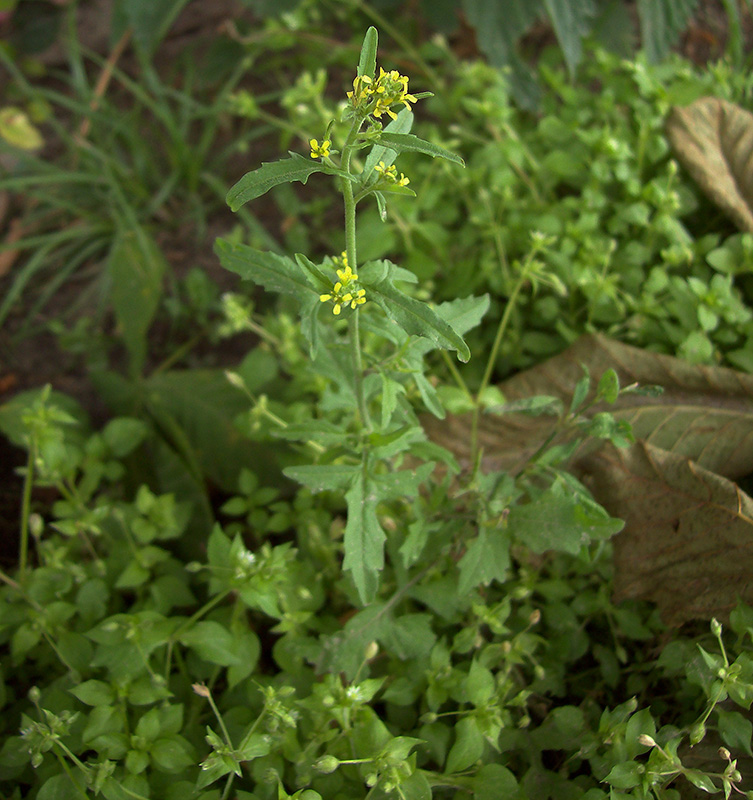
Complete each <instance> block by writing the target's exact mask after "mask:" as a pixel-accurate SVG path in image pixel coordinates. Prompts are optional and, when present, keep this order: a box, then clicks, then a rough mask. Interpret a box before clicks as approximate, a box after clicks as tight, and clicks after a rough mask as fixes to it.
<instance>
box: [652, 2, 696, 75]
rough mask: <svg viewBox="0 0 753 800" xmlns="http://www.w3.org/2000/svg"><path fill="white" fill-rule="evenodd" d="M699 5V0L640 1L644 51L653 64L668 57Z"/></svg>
mask: <svg viewBox="0 0 753 800" xmlns="http://www.w3.org/2000/svg"><path fill="white" fill-rule="evenodd" d="M697 5H698V0H662V2H657V0H638V16H639V18H640V24H641V39H642V43H643V49H644V50H645V51H646V56H647V57H648V60H649V61H650V62H651V63H652V64H656V63H658V62H659V61H662V60H663V59H664V58H665V57H666V55H667V54H668V53H669V49H670V47H672V45H674V44H675V42H676V41H677V38H678V37H679V35H680V33H681V32H682V31H683V30H685V27H686V26H687V23H688V20H689V19H690V15H691V14H692V13H693V11H694V10H695V8H696V6H697Z"/></svg>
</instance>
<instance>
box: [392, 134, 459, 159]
mask: <svg viewBox="0 0 753 800" xmlns="http://www.w3.org/2000/svg"><path fill="white" fill-rule="evenodd" d="M377 143H378V144H380V145H383V146H384V147H387V148H388V149H390V150H394V151H395V152H397V153H423V154H424V155H427V156H431V157H432V158H446V159H447V160H448V161H452V162H453V163H454V164H460V166H461V167H464V166H465V161H463V159H462V158H460V156H458V155H455V153H452V152H450V151H449V150H445V149H444V147H440V146H439V145H436V144H432V143H431V142H427V141H426V140H425V139H419V138H418V136H414V135H413V134H412V133H390V132H388V131H386V130H385V131H384V132H382V133H381V134H380V135H379V138H378V139H377Z"/></svg>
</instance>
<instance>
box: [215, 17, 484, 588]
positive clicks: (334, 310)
mask: <svg viewBox="0 0 753 800" xmlns="http://www.w3.org/2000/svg"><path fill="white" fill-rule="evenodd" d="M376 53H377V31H376V29H375V28H369V30H368V31H367V33H366V36H365V38H364V42H363V47H362V49H361V55H360V60H359V63H358V70H357V74H356V76H355V78H354V80H353V86H352V90H350V91H348V92H347V103H346V104H345V106H344V111H343V114H342V119H341V120H340V123H342V124H341V125H336V124H335V120H333V121H331V122H330V124H329V125H328V126H327V129H326V131H325V132H324V135H323V136H321V135H320V137H314V136H312V137H311V138H310V139H309V140H308V142H307V145H308V147H307V150H308V152H306V154H305V155H303V154H300V153H293V152H291V153H289V157H288V158H283V159H281V160H279V161H276V162H273V163H266V164H262V166H261V167H259V168H258V169H256V170H254V171H253V172H249V173H248V174H246V175H245V176H244V177H243V178H241V180H240V181H238V183H237V184H236V185H235V186H233V187H232V189H231V190H230V191H229V192H228V196H227V202H228V204H229V205H230V207H231V208H232V209H233V210H237V209H238V208H240V207H241V206H242V205H243V204H244V203H247V202H249V201H250V200H254V199H255V198H257V197H259V196H261V195H263V194H264V193H265V192H267V191H269V190H270V189H272V188H273V187H274V186H277V185H278V184H281V183H285V182H290V181H300V182H301V183H306V181H308V179H309V177H311V175H313V174H315V173H324V174H325V175H330V176H332V177H333V178H334V179H335V181H336V183H337V186H338V188H339V190H340V192H341V194H342V197H343V208H344V249H343V247H342V244H340V246H337V247H333V251H335V252H340V255H337V256H333V257H326V258H325V259H324V260H323V262H321V263H318V264H316V263H314V262H313V261H311V260H310V259H309V258H307V257H306V256H305V255H302V254H297V255H296V256H295V259H291V258H286V257H282V256H279V255H275V254H273V253H268V252H262V251H259V250H256V249H253V248H251V247H247V246H245V245H243V244H231V243H230V242H228V241H223V240H219V241H218V242H217V246H216V251H217V253H218V255H219V258H220V260H221V262H222V264H223V265H224V266H225V267H226V268H228V269H230V270H232V271H233V272H236V273H238V274H239V275H241V276H242V277H243V278H247V279H250V280H252V281H253V282H254V283H256V284H258V285H260V286H263V287H264V288H265V289H269V290H271V291H275V292H279V293H281V294H287V295H291V296H293V297H295V298H296V299H297V300H298V302H299V304H300V313H301V330H302V332H303V335H304V336H305V337H306V340H307V341H308V345H309V350H310V355H311V360H312V367H313V368H314V370H315V371H316V372H318V373H319V374H320V375H321V376H323V377H324V378H325V379H326V380H327V382H328V385H329V390H328V391H329V392H330V394H331V398H330V401H329V402H328V403H327V409H328V410H329V409H333V408H334V409H336V415H335V416H334V417H332V416H331V414H330V415H329V416H327V415H326V413H325V412H324V410H323V409H320V415H319V416H317V417H315V418H314V417H312V418H311V419H309V420H308V421H306V422H305V423H303V424H298V425H293V426H290V425H289V426H287V427H286V428H285V429H284V430H283V431H281V435H282V436H284V437H285V438H287V439H291V440H300V441H306V442H312V441H313V442H317V441H318V442H320V443H321V444H323V445H330V447H328V448H327V449H325V451H324V454H323V455H322V456H321V458H320V460H319V461H318V463H315V464H304V465H301V466H298V467H293V468H289V469H287V470H286V474H287V475H288V476H290V477H292V478H295V479H296V480H298V481H299V482H301V483H303V484H304V485H306V486H308V487H309V488H311V489H312V490H314V491H321V490H335V491H339V492H344V493H345V499H346V501H347V506H348V519H347V524H346V529H345V537H344V551H345V557H344V562H343V566H344V568H345V569H346V570H347V571H348V572H349V573H350V574H351V576H352V578H353V581H354V584H355V587H356V589H357V592H358V596H359V599H360V601H361V602H363V603H366V602H369V601H371V600H372V599H373V598H374V597H375V596H376V593H377V591H378V588H379V574H380V572H381V570H382V568H383V566H384V544H385V541H386V540H387V533H386V531H385V530H384V528H383V526H382V524H381V522H380V519H379V516H378V514H377V507H378V505H379V504H380V503H382V502H386V501H393V500H396V499H399V498H400V497H405V496H411V495H414V494H415V493H416V491H417V490H418V487H419V485H420V484H421V483H422V482H423V481H425V480H426V479H427V478H428V477H429V475H431V473H432V471H433V469H434V467H435V464H436V460H431V459H436V458H447V456H446V454H445V453H443V452H442V451H441V449H440V448H437V447H434V446H432V445H430V444H429V443H428V442H427V441H426V439H425V436H424V433H423V430H422V428H421V426H420V424H419V422H418V419H417V417H416V415H415V413H414V411H413V407H412V404H411V403H410V402H409V398H410V396H411V395H415V396H416V397H420V398H421V399H422V401H423V403H424V404H425V405H426V407H428V409H429V410H430V411H431V412H432V413H434V414H436V415H437V416H440V417H441V416H443V415H444V411H443V409H442V406H441V403H440V401H439V398H438V396H437V393H436V391H435V389H434V386H433V385H432V384H431V382H430V381H429V380H428V379H427V377H426V376H425V374H424V364H423V359H424V356H425V355H426V354H427V353H428V352H429V351H431V350H432V349H436V348H439V349H443V350H453V351H455V352H456V353H457V356H458V358H459V359H460V360H461V361H467V360H468V358H469V357H470V351H469V349H468V346H467V345H466V343H465V341H464V339H463V334H464V333H465V332H466V331H467V330H469V329H470V328H471V327H473V326H474V325H477V324H478V322H479V321H480V319H481V317H482V316H483V314H484V312H485V311H486V308H487V305H488V298H487V297H481V298H473V297H471V298H466V299H462V300H455V301H452V302H449V303H444V304H442V305H441V306H439V307H436V308H435V307H432V306H431V305H429V304H428V303H424V302H420V301H419V300H417V299H415V298H414V297H412V296H411V295H410V294H409V293H408V292H407V291H406V290H405V288H404V286H405V284H409V283H415V282H416V277H415V276H414V275H413V274H412V273H410V272H408V271H407V270H404V269H401V268H400V267H398V266H396V265H395V264H393V263H391V262H390V261H387V260H378V261H368V262H366V263H359V261H358V250H357V236H356V208H357V206H358V204H359V203H361V202H363V201H364V200H366V199H367V198H373V199H374V200H376V202H377V204H378V207H379V211H380V214H381V216H382V218H383V219H384V218H386V208H387V197H388V196H389V195H392V194H398V195H413V196H415V193H414V192H413V190H412V189H411V188H410V187H409V183H410V179H409V178H408V177H406V175H405V174H403V173H399V172H398V170H397V167H396V166H395V165H394V161H395V159H396V158H397V156H398V155H399V154H400V153H403V152H405V151H413V152H419V153H424V154H426V155H429V156H432V157H439V158H445V159H448V160H449V161H452V162H454V163H456V164H459V165H463V161H462V159H461V158H460V157H459V156H457V155H455V154H454V153H451V152H449V151H447V150H445V149H443V148H441V147H438V146H437V145H434V144H432V143H431V142H428V141H425V140H423V139H420V138H418V137H417V136H414V135H412V134H411V133H410V128H411V125H412V121H413V113H412V107H413V105H414V104H415V103H417V102H418V101H419V100H420V99H422V98H423V97H427V96H429V94H430V93H428V92H423V93H412V92H411V91H410V89H409V85H408V84H409V78H408V76H406V75H401V74H400V73H399V72H398V71H397V70H390V71H385V70H384V69H383V68H382V67H380V68H379V71H378V72H377V65H376ZM341 129H342V130H344V131H345V133H344V134H343V135H342V136H341V137H340V138H341V141H336V139H337V137H336V135H335V131H336V130H341ZM364 153H365V158H363V157H362V156H363V155H364ZM364 314H365V315H366V316H365V317H364V319H363V325H364V326H368V330H369V332H370V333H371V334H375V336H372V339H374V340H375V341H376V342H378V344H375V345H373V346H370V347H369V348H368V349H365V348H364V346H363V336H362V319H361V317H362V315H364ZM333 442H337V444H338V445H339V446H338V447H337V448H332V447H331V445H332V444H333ZM407 454H410V455H411V456H412V461H411V463H412V464H415V463H416V462H418V463H419V464H420V466H418V467H415V466H413V467H412V468H410V469H401V468H400V465H401V460H402V459H404V457H405V456H406V455H407Z"/></svg>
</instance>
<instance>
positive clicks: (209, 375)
mask: <svg viewBox="0 0 753 800" xmlns="http://www.w3.org/2000/svg"><path fill="white" fill-rule="evenodd" d="M144 403H145V405H146V408H147V410H148V411H149V413H150V415H151V416H152V417H153V418H154V419H155V420H156V422H157V424H158V425H159V427H160V428H161V432H162V434H163V436H165V438H166V439H167V440H168V441H169V442H170V443H171V445H172V446H173V447H174V448H175V450H176V451H177V452H178V454H179V455H180V456H181V458H182V459H183V460H184V462H185V463H186V465H187V466H188V467H189V469H191V470H192V471H195V470H198V471H199V475H198V476H197V477H198V478H199V479H201V476H202V474H203V475H207V476H209V477H210V478H211V479H212V481H214V482H215V483H216V484H217V485H218V486H220V487H222V489H223V490H224V491H226V492H234V491H235V489H236V488H237V486H238V476H239V474H240V471H241V468H242V467H243V466H244V465H245V464H249V463H256V462H257V461H258V460H259V451H258V448H257V446H255V445H254V444H253V443H251V442H249V441H248V440H246V439H244V438H243V437H242V436H241V435H240V433H239V432H238V430H237V428H236V427H235V425H234V424H233V421H234V419H235V418H236V416H238V415H239V414H241V413H243V412H244V411H247V410H248V399H247V398H246V397H245V395H244V394H243V393H242V392H239V391H238V390H237V389H235V388H234V387H233V386H232V385H231V384H230V383H229V382H228V380H227V378H226V376H225V373H224V372H223V371H222V370H220V369H186V370H177V369H176V370H170V371H169V372H161V373H158V374H155V375H152V376H151V377H150V378H149V379H148V380H147V381H145V383H144Z"/></svg>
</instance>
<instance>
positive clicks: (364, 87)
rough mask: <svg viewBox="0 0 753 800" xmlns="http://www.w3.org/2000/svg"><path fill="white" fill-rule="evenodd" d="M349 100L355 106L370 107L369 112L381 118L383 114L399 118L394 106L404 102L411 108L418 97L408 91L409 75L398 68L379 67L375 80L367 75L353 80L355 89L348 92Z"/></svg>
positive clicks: (359, 107)
mask: <svg viewBox="0 0 753 800" xmlns="http://www.w3.org/2000/svg"><path fill="white" fill-rule="evenodd" d="M348 100H350V102H351V103H352V105H353V107H354V108H357V109H366V108H367V109H368V111H367V113H369V114H373V116H375V117H376V118H377V119H379V118H380V117H381V116H382V114H387V116H389V117H392V119H396V118H397V114H396V113H395V112H394V111H393V110H392V106H395V105H398V104H399V103H402V104H403V105H404V106H405V107H406V108H410V104H411V103H415V102H416V97H415V96H414V95H412V94H409V93H408V76H407V75H401V74H400V73H399V72H398V71H397V70H396V69H393V70H391V71H390V72H385V71H384V70H383V69H382V68H381V67H379V77H378V78H377V79H376V80H375V81H374V80H372V79H371V78H369V77H368V76H367V75H358V76H357V77H356V78H355V80H354V81H353V91H352V92H348Z"/></svg>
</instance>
